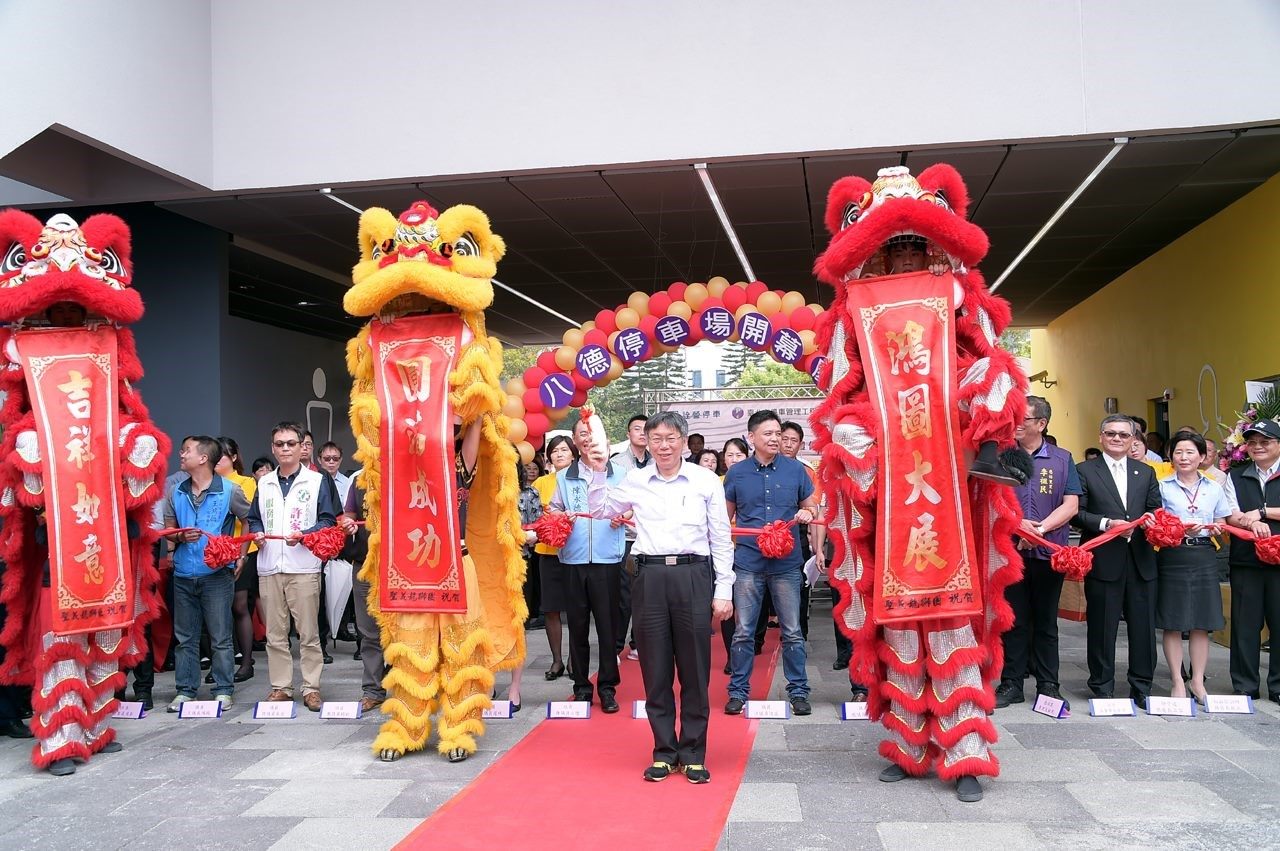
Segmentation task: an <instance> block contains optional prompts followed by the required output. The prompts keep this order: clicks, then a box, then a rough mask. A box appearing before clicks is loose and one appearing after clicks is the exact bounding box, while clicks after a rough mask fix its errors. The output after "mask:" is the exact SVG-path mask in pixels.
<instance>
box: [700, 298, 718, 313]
mask: <svg viewBox="0 0 1280 851" xmlns="http://www.w3.org/2000/svg"><path fill="white" fill-rule="evenodd" d="M713 307H724V301H723V300H722V299H720V298H717V297H716V296H713V295H709V296H707V297H706V298H705V299H703V300H702V304H700V305H699V306H698V310H699V311H703V310H710V309H711V308H713Z"/></svg>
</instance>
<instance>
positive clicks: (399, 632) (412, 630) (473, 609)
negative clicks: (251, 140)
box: [343, 201, 528, 762]
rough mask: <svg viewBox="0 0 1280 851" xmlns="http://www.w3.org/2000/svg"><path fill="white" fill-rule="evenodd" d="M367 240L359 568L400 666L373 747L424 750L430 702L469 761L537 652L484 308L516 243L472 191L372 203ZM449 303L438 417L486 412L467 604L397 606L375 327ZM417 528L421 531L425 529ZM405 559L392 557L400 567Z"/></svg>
mask: <svg viewBox="0 0 1280 851" xmlns="http://www.w3.org/2000/svg"><path fill="white" fill-rule="evenodd" d="M359 240H360V262H359V263H357V264H356V266H355V268H354V270H353V272H352V280H353V286H352V288H351V289H350V290H349V291H348V292H347V295H346V298H345V299H344V302H343V304H344V307H345V308H346V310H347V312H348V313H350V314H351V315H353V316H360V317H370V318H371V322H370V323H369V324H368V325H366V326H365V327H364V328H362V329H361V330H360V333H359V334H358V335H357V336H356V337H355V338H354V339H353V340H351V341H350V342H349V343H348V345H347V367H348V369H349V371H350V372H351V375H352V377H353V378H354V383H353V385H352V389H351V429H352V432H353V434H354V435H355V439H356V444H357V449H356V453H355V457H356V458H357V459H358V460H359V461H361V462H362V463H363V464H364V471H363V473H362V474H361V476H360V477H359V480H358V481H359V484H360V486H361V487H363V488H364V490H365V515H366V518H367V520H366V522H367V529H368V532H369V554H368V557H367V558H366V560H365V562H364V565H363V567H362V571H363V572H362V573H361V574H360V578H361V579H364V580H366V581H368V582H369V583H370V586H371V590H370V594H369V610H370V614H371V615H373V617H374V618H375V619H376V620H377V622H378V624H379V626H380V628H381V631H382V646H383V650H384V656H385V660H386V663H387V665H389V666H390V670H389V671H388V673H387V676H386V678H385V679H384V680H383V685H384V686H385V687H386V689H387V700H386V702H385V703H383V705H382V711H383V713H384V714H385V715H387V716H389V717H388V719H387V720H386V721H385V722H384V723H383V725H382V727H381V729H380V730H379V733H378V736H377V738H376V739H375V740H374V742H373V751H374V754H375V755H376V756H378V757H379V758H380V759H382V760H384V761H391V760H395V759H399V758H400V757H401V756H403V755H404V753H405V752H407V751H415V750H422V749H423V748H425V747H426V744H427V740H428V738H429V736H430V732H431V716H432V715H435V714H437V712H438V716H437V720H436V726H437V732H438V734H439V743H438V750H439V752H440V753H441V754H442V755H444V756H445V757H446V758H448V759H449V761H450V762H458V761H461V760H463V759H466V758H467V757H468V756H470V755H471V754H473V753H475V751H476V737H477V736H480V735H482V734H483V733H484V722H483V721H482V720H481V713H482V712H483V711H484V710H485V709H487V708H489V707H490V706H491V701H490V694H491V692H492V690H493V684H494V672H496V671H498V670H504V669H511V668H515V667H517V666H519V665H521V664H523V661H524V650H525V645H524V621H525V619H526V618H527V616H528V609H527V608H526V606H525V602H524V596H523V594H522V591H521V588H522V585H523V582H524V573H525V565H524V560H523V559H522V558H521V555H520V551H521V544H522V542H523V532H522V531H521V528H520V515H519V512H518V510H517V508H516V499H517V496H518V492H519V488H518V484H517V480H516V463H517V457H516V452H515V449H514V448H513V447H512V445H511V443H510V442H509V441H508V440H507V431H508V427H509V425H510V419H509V418H508V417H506V416H504V415H503V414H502V413H501V409H502V405H503V402H504V401H505V398H506V397H505V394H504V393H503V391H502V388H501V384H500V383H499V375H500V373H501V371H502V346H501V344H500V343H499V341H497V340H495V339H492V338H490V337H489V336H488V335H487V334H486V332H485V319H484V310H485V308H487V307H489V305H490V304H492V302H493V285H492V283H491V279H492V278H493V276H494V275H495V274H496V272H497V262H498V260H499V259H501V258H502V255H503V254H504V253H505V251H506V246H505V245H504V243H503V241H502V239H501V238H500V237H499V236H497V235H496V234H494V233H493V232H492V231H491V230H490V226H489V220H488V218H487V217H486V216H485V214H484V213H482V212H481V211H480V210H478V209H476V208H475V207H471V206H467V205H459V206H455V207H450V208H449V209H447V210H445V211H444V212H443V213H440V214H439V215H437V213H436V211H435V210H434V209H432V208H431V206H430V205H429V204H427V203H426V202H424V201H420V202H418V203H416V204H414V205H413V206H412V207H410V209H409V210H407V211H405V213H403V214H402V215H401V216H400V217H399V218H397V217H396V216H393V215H392V214H391V213H390V212H389V211H387V210H385V209H382V208H376V207H375V208H371V209H369V210H366V211H365V212H364V214H363V215H361V217H360V234H359ZM439 314H456V316H458V317H460V318H461V321H462V326H463V328H462V331H461V339H460V343H459V345H457V347H456V350H455V351H454V352H451V354H452V358H451V369H450V370H449V372H448V376H447V383H446V384H444V385H443V386H444V387H445V389H447V391H448V393H447V399H446V398H439V399H435V400H432V401H431V402H430V403H426V404H434V405H436V406H440V405H444V404H447V406H448V410H447V411H443V410H439V411H438V413H439V415H440V419H439V422H441V423H446V424H447V423H452V424H453V425H454V427H455V428H459V429H460V432H461V433H463V434H465V433H467V432H468V431H469V429H470V428H471V427H472V426H473V425H474V424H475V423H476V422H477V421H479V423H480V426H479V431H480V440H479V449H478V452H477V454H476V466H475V471H474V478H473V479H472V480H471V482H470V487H469V490H467V491H463V492H462V493H461V494H460V497H461V498H464V499H465V498H466V497H467V496H468V495H469V499H466V501H467V509H466V526H465V530H464V535H463V541H464V544H463V545H462V546H461V550H460V551H461V553H463V555H462V556H461V562H462V563H461V565H457V564H456V563H454V564H453V569H454V571H455V572H456V576H457V577H460V578H461V581H462V584H463V589H462V594H464V595H465V611H461V610H459V611H458V612H456V613H447V612H438V611H437V612H431V611H413V612H407V611H403V610H397V611H385V610H384V608H385V607H384V605H382V604H381V602H380V601H381V600H383V599H384V595H383V594H382V593H381V592H382V591H383V590H384V589H383V588H382V587H381V585H382V584H383V583H386V582H387V581H388V580H387V575H388V574H387V570H388V565H384V564H383V563H382V562H383V561H384V559H383V558H382V556H383V555H384V553H383V550H384V549H388V548H390V547H393V546H394V541H398V540H401V538H399V537H397V538H392V537H391V536H395V535H400V534H402V533H403V532H404V531H405V530H403V529H398V528H394V527H396V526H397V524H398V523H399V522H400V521H398V520H397V519H394V515H392V516H393V519H392V521H391V526H392V528H383V519H382V518H383V511H382V508H383V505H382V502H383V500H384V499H388V498H389V494H388V493H387V492H384V489H383V488H384V484H386V486H387V487H388V489H390V488H391V485H390V484H389V483H387V482H386V481H385V478H386V477H385V476H384V474H385V473H386V472H387V468H385V467H384V466H383V464H382V455H381V453H382V446H381V443H380V434H381V432H380V424H381V423H382V418H383V416H384V414H388V415H389V412H388V411H384V408H385V407H386V404H385V398H384V399H382V400H380V398H379V396H378V395H377V387H376V377H375V376H376V370H377V369H379V364H378V363H377V362H376V357H375V353H374V350H373V349H372V348H371V346H370V335H371V332H372V333H374V335H375V337H376V336H377V335H378V334H385V333H386V331H385V329H387V328H389V327H394V326H395V324H396V320H397V319H399V318H401V317H415V316H417V317H421V316H423V315H427V316H435V315H439ZM379 323H381V325H380V327H378V328H377V329H375V328H374V326H375V325H378V324H379ZM375 342H376V340H375ZM380 345H383V346H384V347H385V346H386V345H387V344H386V343H380ZM425 395H426V394H425V393H424V394H423V398H424V399H425ZM443 395H444V394H441V396H443ZM391 422H396V421H395V420H392V421H391ZM397 425H398V423H397ZM446 429H447V425H446ZM436 439H437V440H448V436H447V435H446V436H445V437H444V438H439V437H437V438H436ZM388 441H389V442H391V443H392V453H393V454H392V455H389V458H391V457H395V456H396V455H398V454H399V453H400V452H401V450H400V449H399V448H398V444H395V443H394V438H392V437H388ZM450 446H452V442H450ZM410 451H412V450H410ZM449 457H452V456H449ZM396 469H400V468H399V467H397V468H396ZM449 484H450V485H451V486H452V484H453V482H452V480H450V482H449ZM423 490H425V489H422V488H420V489H419V493H420V494H421V492H422V491H423ZM459 490H460V491H461V490H462V489H461V488H460V489H459ZM422 496H423V498H424V500H429V499H431V497H430V495H427V494H422ZM433 508H434V505H433ZM449 510H451V508H446V511H449ZM409 531H410V535H409V537H410V538H412V536H413V530H409ZM418 534H419V537H421V533H418ZM414 540H415V541H416V540H417V539H414ZM384 542H391V543H384ZM444 551H445V552H448V550H447V549H446V550H444ZM392 552H394V550H392ZM410 555H411V556H412V553H411V554H410ZM400 558H401V555H395V556H394V559H400ZM388 559H390V556H389V557H388ZM394 559H391V560H390V561H389V563H390V564H391V565H392V566H393V567H392V569H394V566H395V565H396V561H395V560H394ZM447 567H448V565H446V568H447ZM459 568H460V569H459ZM391 584H393V585H394V583H391ZM423 608H430V607H429V606H424V607H423Z"/></svg>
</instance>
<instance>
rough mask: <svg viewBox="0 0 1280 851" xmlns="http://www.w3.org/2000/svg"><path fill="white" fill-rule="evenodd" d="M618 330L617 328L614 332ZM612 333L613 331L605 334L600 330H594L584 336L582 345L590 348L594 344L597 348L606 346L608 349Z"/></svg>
mask: <svg viewBox="0 0 1280 851" xmlns="http://www.w3.org/2000/svg"><path fill="white" fill-rule="evenodd" d="M616 330H617V328H614V331H616ZM612 333H613V331H610V332H608V333H605V332H604V331H601V330H600V329H599V328H592V329H591V330H590V331H588V332H587V333H585V334H583V335H582V345H584V346H590V345H592V344H594V345H597V346H604V347H605V348H606V349H607V348H609V334H612Z"/></svg>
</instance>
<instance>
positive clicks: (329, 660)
mask: <svg viewBox="0 0 1280 851" xmlns="http://www.w3.org/2000/svg"><path fill="white" fill-rule="evenodd" d="M324 663H325V664H326V665H332V664H333V657H332V656H330V655H329V651H328V650H325V651H324Z"/></svg>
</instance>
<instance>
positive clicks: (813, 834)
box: [717, 818, 882, 851]
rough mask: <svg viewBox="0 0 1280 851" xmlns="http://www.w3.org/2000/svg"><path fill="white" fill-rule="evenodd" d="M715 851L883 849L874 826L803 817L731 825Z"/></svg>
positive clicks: (726, 829) (726, 828)
mask: <svg viewBox="0 0 1280 851" xmlns="http://www.w3.org/2000/svg"><path fill="white" fill-rule="evenodd" d="M717 847H718V848H727V849H730V851H808V849H814V851H817V849H831V851H836V849H848V848H857V849H867V851H872V849H876V848H880V847H882V846H881V845H880V837H879V835H878V834H877V833H876V827H875V825H874V824H851V823H848V822H838V821H819V820H817V819H813V818H806V819H805V820H804V821H803V822H799V823H796V822H739V823H736V824H735V823H732V822H730V823H729V824H728V825H726V826H725V832H724V835H723V837H721V842H720V845H718V846H717Z"/></svg>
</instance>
